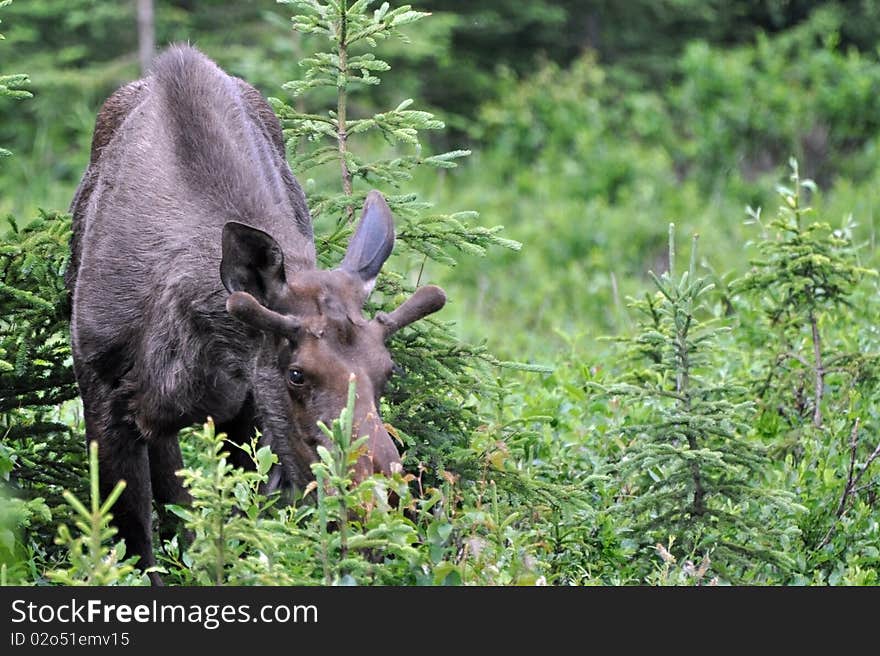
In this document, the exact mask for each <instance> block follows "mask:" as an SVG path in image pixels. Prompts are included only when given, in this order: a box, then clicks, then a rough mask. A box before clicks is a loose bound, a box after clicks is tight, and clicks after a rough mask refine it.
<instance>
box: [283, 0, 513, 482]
mask: <svg viewBox="0 0 880 656" xmlns="http://www.w3.org/2000/svg"><path fill="white" fill-rule="evenodd" d="M278 1H279V2H281V3H283V4H289V5H292V6H293V8H294V9H295V10H296V11H297V12H298V13H297V14H296V15H295V16H293V18H292V22H293V29H294V30H296V31H297V32H300V33H301V34H303V35H307V36H312V37H319V38H320V39H321V40H322V41H323V42H324V43H326V44H327V45H328V46H329V49H328V50H327V51H323V52H317V53H316V54H314V55H312V56H311V57H308V58H306V59H304V60H303V61H302V62H300V65H301V66H303V67H304V68H305V71H304V74H303V75H302V76H301V77H300V78H299V79H297V80H293V81H290V82H288V83H286V84H285V85H284V89H285V90H286V91H288V92H289V94H290V97H291V99H296V100H297V103H296V106H295V105H293V104H290V103H286V102H283V101H281V100H278V99H271V100H272V102H273V105H274V108H275V110H276V112H277V113H278V115H279V117H280V118H281V121H282V125H283V128H284V135H285V138H286V142H287V149H288V154H289V158H290V163H291V167H292V169H293V171H294V173H295V174H296V175H297V176H298V177H300V179H301V180H304V181H305V180H306V178H307V176H308V175H310V174H313V175H320V174H321V173H322V171H326V167H327V166H330V167H333V168H335V170H336V171H337V173H336V174H335V177H336V179H337V180H338V183H337V185H338V186H337V189H336V191H333V190H332V188H330V187H326V188H321V189H317V188H315V185H311V184H308V183H307V184H306V185H305V188H306V193H307V197H308V201H309V206H310V209H311V212H312V216H313V219H314V220H315V225H316V244H317V247H318V254H319V258H320V260H321V261H322V263H323V264H324V265H325V266H334V265H336V264H338V262H339V260H340V259H341V257H342V255H343V253H344V249H345V245H346V243H347V241H348V238H349V236H350V234H351V232H352V230H353V227H354V226H353V217H354V213H355V211H356V209H357V208H359V207H360V206H361V205H362V203H363V200H364V198H365V196H366V193H367V191H369V189H370V188H372V187H376V188H378V189H379V190H380V191H382V192H383V193H384V194H385V196H386V198H387V200H388V204H389V206H390V207H391V208H392V211H393V212H394V216H395V221H396V224H397V225H396V230H397V245H396V247H395V256H394V258H393V259H392V261H391V262H390V263H388V264H386V266H385V267H384V268H383V274H382V275H381V276H380V278H379V282H378V285H377V292H378V293H376V292H374V294H373V297H372V299H371V307H370V308H369V309H370V310H373V311H377V310H380V309H385V310H388V309H390V308H393V307H394V306H396V305H397V304H399V303H400V302H401V301H402V300H403V299H404V298H405V297H406V296H408V295H409V294H410V293H411V292H412V291H413V289H414V288H415V287H416V286H418V285H419V284H422V283H424V282H425V281H424V280H423V279H422V275H423V270H424V265H425V262H426V260H432V261H434V262H439V263H442V264H446V265H450V266H453V265H454V264H455V262H456V260H455V257H456V253H464V254H468V255H477V256H480V255H483V254H484V253H485V252H486V249H487V248H488V247H490V246H503V247H507V248H513V249H518V248H519V244H517V243H516V242H513V241H511V240H507V239H503V238H501V237H500V236H499V235H498V232H499V231H500V230H501V229H502V228H501V227H500V226H498V227H495V228H488V229H487V228H483V227H478V226H473V225H471V224H470V221H472V220H473V219H474V218H475V216H476V213H475V212H472V211H459V212H455V213H453V214H443V213H438V212H436V211H434V210H433V208H432V206H431V204H430V203H428V202H425V201H423V200H420V199H419V198H418V197H417V196H416V194H413V193H409V192H407V191H405V190H404V189H403V187H404V185H405V184H406V183H407V182H408V181H409V180H411V179H412V176H413V171H414V170H415V169H417V168H419V167H435V168H439V169H443V168H451V167H454V166H455V165H456V160H458V159H460V158H462V157H465V156H467V155H469V154H470V153H469V151H466V150H454V151H451V152H446V153H442V154H437V155H425V154H424V153H423V148H422V145H421V142H420V132H421V131H423V130H439V129H442V128H443V127H444V124H443V122H442V121H440V120H438V119H437V118H435V117H434V116H433V115H432V114H431V113H429V112H424V111H418V110H416V109H413V107H412V100H409V99H407V100H404V101H402V102H401V103H399V104H398V105H397V106H396V107H394V108H393V109H390V110H388V111H384V112H378V113H373V114H365V113H364V112H363V109H362V108H360V107H358V108H357V109H358V110H359V111H357V110H356V108H355V104H354V103H353V100H352V99H353V97H355V95H356V94H357V92H358V91H359V90H362V89H364V87H365V86H367V85H376V84H379V82H380V79H379V77H378V75H379V74H380V73H383V72H385V71H387V70H389V65H388V64H387V63H386V62H385V61H383V60H382V59H380V58H378V57H377V56H376V55H375V54H374V52H372V50H374V49H375V48H376V47H377V45H378V43H379V42H380V41H382V40H384V39H388V38H392V37H394V38H400V39H405V35H404V34H403V32H402V31H401V28H403V27H404V26H405V25H408V24H410V23H413V22H415V21H418V20H421V19H423V18H425V17H426V16H427V15H428V14H427V13H425V12H419V11H413V10H412V9H411V7H410V6H409V5H404V6H400V7H396V8H393V9H392V8H391V7H390V6H389V4H388V3H387V2H384V3H382V4H381V5H380V6H379V7H378V8H376V9H375V10H373V11H371V10H370V8H371V6H372V5H374V4H375V3H374V2H373V1H372V0H357V1H356V2H348V1H346V0H330V1H326V2H324V1H321V0H278ZM321 94H323V95H321ZM310 95H316V96H318V97H320V98H322V99H327V98H328V97H332V98H333V101H332V105H333V108H332V109H329V110H325V111H315V112H311V113H309V112H306V111H302V110H301V107H302V105H303V104H304V103H303V102H302V100H303V99H304V98H307V97H308V96H310ZM375 137H381V140H378V141H377V140H376V139H375ZM376 143H384V144H386V146H387V150H388V153H389V154H388V155H387V156H386V157H377V158H369V157H367V156H366V154H365V153H366V152H367V148H365V147H363V146H362V147H360V148H359V146H360V145H361V144H363V145H364V146H365V145H367V144H371V145H373V146H375V145H376ZM451 301H452V302H453V303H454V302H455V299H451ZM419 324H420V325H416V324H414V325H413V326H412V327H410V328H408V329H407V330H404V331H401V332H400V333H397V334H396V335H395V337H394V338H393V340H392V341H391V343H390V348H391V351H392V356H393V358H394V360H395V362H396V363H397V364H398V365H399V367H400V369H401V370H402V371H403V372H404V375H402V376H399V377H395V378H393V379H392V381H391V383H390V385H389V389H388V390H387V393H386V396H385V399H386V402H387V406H388V407H386V408H383V417H384V418H385V419H386V421H388V423H390V424H391V425H392V426H393V428H394V430H395V432H396V434H397V435H398V436H399V437H400V438H401V440H402V441H403V442H404V443H405V444H406V446H407V447H408V449H407V453H408V455H409V457H410V461H409V462H408V463H407V465H408V467H413V466H414V465H416V464H417V461H424V462H429V463H431V464H432V465H433V467H434V468H435V469H436V468H439V467H441V466H445V467H451V468H454V469H457V470H461V469H463V468H467V467H469V466H472V465H473V463H472V462H469V461H470V455H469V454H468V451H467V446H468V436H469V434H470V432H471V431H472V430H473V429H474V428H475V427H476V426H478V425H479V424H480V421H481V420H480V415H479V407H478V406H479V403H478V399H479V398H480V396H481V394H482V393H483V392H484V391H485V390H486V389H487V385H488V380H489V379H488V377H487V376H485V375H484V372H483V371H481V370H480V367H481V363H483V364H485V363H489V364H499V363H497V361H495V360H494V358H493V357H492V356H491V355H490V354H488V353H487V352H486V351H485V349H483V348H482V347H476V346H472V345H468V344H462V343H460V342H458V341H457V340H456V339H455V338H454V336H453V334H452V332H451V327H450V326H449V325H445V324H443V323H442V321H441V320H437V319H429V320H427V321H422V322H419Z"/></svg>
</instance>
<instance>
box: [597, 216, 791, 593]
mask: <svg viewBox="0 0 880 656" xmlns="http://www.w3.org/2000/svg"><path fill="white" fill-rule="evenodd" d="M696 244H697V239H696V237H694V240H693V245H692V251H691V259H690V266H689V268H688V270H686V271H684V272H683V273H682V274H681V276H680V277H679V278H678V279H676V277H675V273H674V266H675V251H674V230H673V226H672V225H670V227H669V265H670V266H669V271H667V272H666V273H664V274H663V275H662V276H656V275H652V278H653V281H654V284H655V285H656V287H657V292H656V293H655V294H653V295H650V294H646V295H645V298H644V300H640V301H635V302H634V307H635V308H636V309H637V310H638V311H639V313H640V314H641V315H642V319H641V320H640V321H639V324H638V328H637V332H636V335H635V336H634V337H632V338H627V339H623V340H622V341H623V342H624V343H625V344H627V347H628V349H627V353H626V357H627V358H628V359H631V360H632V361H633V364H634V368H633V369H632V370H631V371H629V372H627V373H626V374H625V375H624V380H623V381H622V382H619V383H613V384H607V385H604V386H602V387H601V389H602V391H603V393H605V394H608V395H610V396H612V397H617V398H620V399H621V400H622V401H623V400H625V402H626V404H627V406H628V407H630V408H632V407H633V405H634V406H635V408H644V409H645V411H646V412H645V414H641V413H639V412H638V410H636V409H635V408H634V409H633V411H632V415H630V413H627V416H626V417H625V418H624V421H623V422H622V424H621V426H620V431H621V434H622V437H623V439H624V440H625V441H626V442H627V443H628V447H627V448H626V449H625V450H624V452H623V454H622V457H621V458H620V460H619V461H618V462H616V463H614V465H613V469H614V470H615V472H616V474H617V475H618V476H619V477H620V481H621V488H622V496H623V501H622V504H621V510H622V511H623V512H624V513H626V514H628V515H631V516H632V518H633V525H632V530H633V537H634V539H635V540H636V541H637V542H639V543H643V544H645V543H647V544H655V543H657V542H662V541H663V540H664V539H665V537H666V536H669V535H672V536H675V538H676V539H677V540H678V542H679V544H680V548H681V549H683V550H684V552H685V553H696V554H700V555H703V556H708V555H709V554H710V553H712V560H713V562H714V563H715V566H716V568H718V569H720V571H722V572H723V573H724V574H725V576H726V578H728V580H734V581H736V580H741V579H742V576H743V574H742V573H741V572H742V571H743V570H747V569H749V568H750V567H754V566H755V565H756V564H757V563H758V562H760V561H764V562H770V563H776V564H779V565H782V566H784V567H791V566H792V564H793V563H792V562H791V560H790V558H787V557H786V556H785V555H784V554H783V551H784V548H785V547H786V546H788V544H789V543H790V541H791V540H792V539H796V537H797V532H796V531H792V530H790V529H789V526H787V525H786V524H785V519H784V518H785V517H786V516H788V515H790V514H792V513H793V512H794V511H795V510H796V507H795V506H794V504H793V503H792V499H791V496H790V495H787V494H786V493H785V492H784V491H783V490H780V489H775V488H773V487H772V486H767V485H766V484H765V481H766V479H767V477H766V473H765V469H766V466H767V463H766V461H765V459H764V455H763V453H762V451H761V450H760V448H758V446H757V445H756V444H754V443H751V442H750V441H749V440H748V438H747V435H748V432H749V419H750V417H751V413H752V410H751V404H750V403H748V402H745V401H740V400H739V399H741V398H742V397H743V396H744V394H743V392H744V390H743V389H742V388H741V387H740V386H739V385H738V384H737V382H736V381H735V380H733V381H731V380H725V379H724V378H715V377H714V376H715V375H716V372H717V362H718V358H720V359H723V358H724V357H725V355H724V354H723V353H719V350H720V348H719V347H720V346H721V344H722V342H721V340H722V335H723V333H725V332H726V328H725V327H724V326H720V325H718V324H717V322H716V321H714V320H713V319H712V318H711V317H709V318H707V317H705V315H704V313H705V310H706V307H705V300H706V299H705V297H706V294H707V293H708V292H709V291H710V290H711V289H712V287H713V285H712V283H711V282H709V281H708V280H707V279H706V278H701V277H698V276H697V275H696ZM774 518H775V521H774Z"/></svg>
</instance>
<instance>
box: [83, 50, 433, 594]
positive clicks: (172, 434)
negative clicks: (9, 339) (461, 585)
mask: <svg viewBox="0 0 880 656" xmlns="http://www.w3.org/2000/svg"><path fill="white" fill-rule="evenodd" d="M71 213H72V215H73V235H72V237H71V254H70V262H69V265H68V270H67V273H66V285H67V289H68V292H69V294H70V300H71V306H72V315H71V344H72V351H73V362H74V371H75V374H76V379H77V384H78V386H79V390H80V393H81V396H82V400H83V407H84V415H85V425H86V438H87V440H88V441H91V440H96V441H97V443H98V453H99V473H100V481H101V488H102V494H103V495H107V494H108V493H109V491H110V490H111V489H112V488H113V487H114V486H115V485H116V483H117V482H118V481H120V480H125V482H126V488H125V490H124V492H123V494H122V496H121V497H120V498H119V500H118V501H117V504H116V506H114V509H113V513H114V523H115V524H116V526H117V527H118V530H119V534H120V536H121V537H122V538H123V539H124V540H125V543H126V547H127V551H128V552H129V553H130V554H132V553H133V554H136V555H138V556H139V557H140V559H139V562H138V564H139V566H140V567H141V568H142V569H145V570H149V568H151V567H153V566H154V565H155V560H154V557H153V552H152V500H153V499H155V500H156V501H157V502H158V503H186V502H187V501H188V499H189V497H188V494H187V492H186V490H185V489H184V488H183V486H182V484H181V482H180V479H179V478H178V476H177V475H176V473H175V472H176V471H178V470H179V469H180V468H182V466H183V462H182V457H181V450H180V444H179V442H178V437H177V435H178V432H179V431H180V429H182V428H184V427H186V426H189V425H191V424H193V423H195V422H198V421H204V419H205V418H206V417H209V416H210V417H212V418H213V420H214V421H215V423H216V426H217V430H218V432H221V431H222V432H224V433H226V434H227V436H228V439H229V440H230V441H231V442H234V443H239V444H240V443H243V442H244V441H246V440H249V439H252V438H253V436H254V435H255V434H256V433H255V431H256V430H259V431H260V434H261V438H260V439H261V440H262V441H263V443H265V444H269V445H270V446H271V448H272V450H273V452H274V453H276V454H277V455H278V461H279V463H278V465H276V467H275V469H273V471H271V472H270V475H269V483H268V485H267V488H268V489H269V491H273V490H276V489H278V488H280V487H282V486H296V487H300V488H301V487H303V486H305V485H307V484H308V482H309V481H310V479H311V468H310V465H311V464H312V463H314V462H316V460H317V452H316V449H317V447H318V446H319V445H322V444H323V445H325V446H327V438H326V436H325V435H324V434H323V433H322V431H321V430H320V429H319V426H318V423H319V421H323V422H325V423H329V422H330V421H332V419H333V418H334V417H336V416H338V415H339V413H340V411H341V410H342V408H343V407H344V406H345V404H346V398H347V390H348V384H349V378H350V376H351V375H354V376H355V377H356V381H357V397H356V402H355V413H354V415H355V416H354V420H355V421H354V425H355V428H356V431H357V436H368V439H367V441H366V445H367V449H366V452H365V453H364V454H363V455H362V456H361V457H360V458H359V460H358V461H357V463H356V464H355V466H354V473H353V475H354V477H355V479H356V480H363V479H364V478H365V477H367V476H369V475H371V474H373V473H384V474H389V473H391V472H393V471H395V470H396V469H399V468H400V455H399V453H398V450H397V447H396V446H395V444H394V442H393V441H392V440H391V438H390V436H389V434H388V431H387V429H386V428H385V425H384V424H383V422H382V420H381V418H380V416H379V413H378V410H377V408H378V405H379V401H378V399H379V398H380V396H381V394H382V392H383V388H384V386H385V385H386V382H387V381H388V379H389V377H390V375H391V373H392V368H393V363H392V361H391V357H390V355H389V352H388V350H387V348H386V345H385V342H386V340H387V339H388V337H389V336H390V335H391V334H392V333H394V332H395V331H397V330H399V329H400V328H403V327H404V326H407V325H408V324H410V323H412V322H414V321H417V320H418V319H421V318H422V317H424V316H426V315H428V314H431V313H433V312H436V311H438V310H439V309H441V308H442V307H443V305H444V304H445V301H446V296H445V294H444V292H443V290H442V289H440V288H439V287H435V286H423V287H420V288H418V289H417V290H416V292H415V293H414V294H413V295H412V296H411V297H409V298H408V299H407V300H406V301H404V302H403V303H402V304H401V305H400V306H399V307H397V309H395V310H394V311H392V312H390V313H387V314H386V313H381V312H380V313H377V314H376V316H375V317H373V318H372V319H368V318H365V316H364V313H363V307H364V304H365V302H366V300H367V298H368V296H369V295H370V292H371V291H372V289H373V286H374V284H375V282H376V278H377V276H378V274H379V271H380V269H381V267H382V265H383V263H384V262H385V260H386V259H387V258H388V256H389V255H390V253H391V251H392V248H393V245H394V223H393V218H392V214H391V210H390V209H389V207H388V204H387V203H386V201H385V199H384V197H383V196H382V195H381V194H380V193H379V192H378V191H371V192H370V193H369V194H368V195H367V196H366V200H365V201H364V204H363V210H362V214H361V217H360V220H359V222H358V224H357V227H356V229H355V231H354V234H353V236H352V237H351V240H350V242H349V245H348V248H347V250H346V253H345V255H344V258H343V259H342V262H341V264H340V265H339V266H338V267H337V268H335V269H332V270H320V269H318V268H317V267H316V253H315V243H314V235H313V228H312V221H311V216H310V213H309V209H308V206H307V205H306V201H305V196H304V194H303V191H302V188H301V187H300V185H299V184H298V182H297V181H296V179H295V178H294V176H293V173H292V172H291V170H290V168H289V167H288V165H287V162H286V159H285V148H284V142H283V137H282V131H281V125H280V123H279V121H278V119H277V117H276V116H275V114H274V113H273V111H272V109H271V107H270V106H269V104H268V103H267V102H266V100H265V99H264V98H263V97H262V96H261V95H260V93H259V92H258V91H257V90H256V89H255V88H254V87H253V86H251V85H250V84H248V83H247V82H245V81H244V80H242V79H240V78H236V77H232V76H230V75H228V74H227V73H226V72H224V71H223V70H221V69H220V68H219V67H218V66H217V64H215V63H214V62H213V61H212V60H210V59H209V58H208V57H206V56H205V55H204V54H202V53H201V52H200V51H198V50H197V49H195V48H194V47H191V46H180V45H178V46H171V47H169V48H168V49H167V50H166V51H165V52H164V53H162V54H161V55H160V56H159V57H157V58H156V60H155V62H154V64H153V66H152V69H151V71H150V72H149V74H147V75H146V76H144V78H143V79H141V80H138V81H136V82H132V83H130V84H128V85H126V86H123V87H122V88H120V89H119V90H117V91H116V92H115V93H113V94H112V95H111V96H110V98H109V99H108V100H107V101H106V102H105V103H104V105H103V107H102V108H101V110H100V111H99V113H98V116H97V120H96V124H95V130H94V135H93V140H92V146H91V154H90V161H89V164H88V166H87V168H86V171H85V173H84V175H83V177H82V179H81V181H80V184H79V187H78V189H77V191H76V195H75V197H74V199H73V201H72V203H71ZM233 462H235V460H233ZM149 577H150V580H151V581H152V583H153V584H155V585H161V583H162V581H161V578H160V577H159V576H158V574H157V573H156V572H155V571H151V572H149Z"/></svg>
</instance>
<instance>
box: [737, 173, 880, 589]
mask: <svg viewBox="0 0 880 656" xmlns="http://www.w3.org/2000/svg"><path fill="white" fill-rule="evenodd" d="M789 164H790V167H791V174H790V176H789V181H790V184H789V185H787V186H786V185H780V186H779V187H778V188H777V191H778V193H779V195H780V197H781V200H782V202H781V204H780V206H779V209H778V211H777V213H776V216H775V218H773V220H771V221H770V222H769V224H766V225H765V223H764V222H763V221H762V218H761V212H760V210H754V209H751V208H750V209H749V210H748V213H749V217H750V218H749V222H750V223H752V224H754V225H756V226H757V227H758V228H759V229H760V230H761V236H760V239H758V240H757V241H756V244H755V248H756V250H757V251H758V253H759V256H758V257H757V258H756V259H755V260H753V261H752V266H751V269H750V270H749V272H748V273H747V274H746V275H745V276H743V278H742V279H741V280H740V281H738V282H737V283H736V284H734V285H733V290H734V291H735V292H736V293H737V294H738V296H737V299H738V300H739V301H740V302H743V301H744V302H745V303H744V304H743V306H742V307H741V308H740V309H741V313H742V315H743V319H742V323H743V325H744V328H745V329H746V330H744V331H742V332H743V334H744V335H746V337H747V338H748V339H750V340H751V344H750V346H751V347H753V348H754V351H755V354H756V356H757V357H756V358H755V362H756V363H758V366H756V367H754V370H753V374H754V381H753V385H752V387H753V390H754V395H755V397H756V399H757V401H758V403H759V404H760V412H759V414H758V421H757V422H756V424H757V426H758V430H759V432H760V433H761V434H762V435H763V436H764V437H765V438H768V439H772V440H773V441H772V446H773V447H774V448H775V450H776V451H777V453H779V454H782V455H784V456H785V457H786V458H787V460H786V462H787V464H788V465H789V471H790V474H789V475H790V477H791V478H792V479H793V480H792V482H791V483H790V485H791V486H792V488H793V489H797V490H798V493H799V497H800V501H801V503H803V504H804V506H806V507H807V509H808V510H809V512H808V513H806V514H805V516H803V518H802V520H801V522H800V524H801V528H802V530H803V533H804V542H805V544H806V546H807V552H806V553H807V554H808V558H807V559H806V560H804V562H803V568H804V571H805V574H807V575H809V576H810V577H812V579H806V580H816V577H817V576H818V577H819V578H818V580H821V577H822V576H826V575H827V576H829V580H831V577H833V576H834V575H837V576H838V577H840V576H842V575H841V573H840V566H841V563H843V562H846V560H847V557H848V555H849V554H852V553H860V552H862V551H863V550H864V548H865V547H864V545H862V544H860V542H862V541H863V540H864V538H863V537H862V536H864V535H871V534H873V533H875V532H876V519H875V515H876V509H875V508H874V504H875V499H876V495H875V492H874V491H873V490H874V489H875V488H876V486H877V484H878V480H877V477H876V467H875V468H873V470H872V465H873V464H874V463H875V462H876V461H877V459H878V457H880V444H878V441H877V439H876V435H877V430H878V424H877V421H876V416H877V407H878V406H877V404H878V401H880V397H878V394H877V389H878V383H880V355H878V351H877V340H876V336H875V334H874V333H875V331H874V329H873V326H875V325H876V321H877V312H876V309H875V308H874V306H875V303H874V299H875V297H876V286H874V287H873V288H871V287H869V286H867V285H865V284H864V283H865V282H866V281H867V280H868V279H870V278H876V277H877V271H876V270H874V269H871V268H867V267H864V266H862V265H861V263H860V259H859V252H858V249H857V247H856V244H855V243H854V241H853V234H854V228H855V226H854V223H853V221H852V217H848V218H847V219H846V220H845V221H844V224H843V226H842V227H841V228H837V229H835V228H833V227H832V226H831V225H830V224H829V222H828V221H827V220H824V219H823V218H822V217H820V216H816V213H815V211H814V208H813V207H811V206H810V205H809V203H808V202H807V197H808V196H809V195H810V194H815V193H817V191H818V189H817V187H816V185H815V183H814V182H813V181H812V180H809V179H804V178H801V176H800V172H799V170H798V163H797V161H796V160H794V159H792V160H790V162H789ZM750 307H757V308H759V313H758V317H757V319H756V320H754V321H749V319H750V318H752V317H751V316H750V314H749V312H748V310H747V308H750ZM864 324H867V326H866V327H865V328H864V329H862V328H861V325H864ZM871 474H873V477H872V476H871ZM842 525H843V526H846V529H845V530H841V529H840V527H841V526H842ZM872 539H873V538H869V539H868V541H869V542H870V541H871V540H872ZM835 573H836V574H835Z"/></svg>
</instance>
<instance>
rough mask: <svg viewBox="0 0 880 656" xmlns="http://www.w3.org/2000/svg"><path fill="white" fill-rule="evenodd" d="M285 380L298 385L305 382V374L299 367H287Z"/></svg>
mask: <svg viewBox="0 0 880 656" xmlns="http://www.w3.org/2000/svg"><path fill="white" fill-rule="evenodd" d="M287 382H288V383H290V384H291V385H295V386H296V387H299V386H300V385H304V384H305V382H306V375H305V374H304V373H303V372H302V370H301V369H288V371H287Z"/></svg>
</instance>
